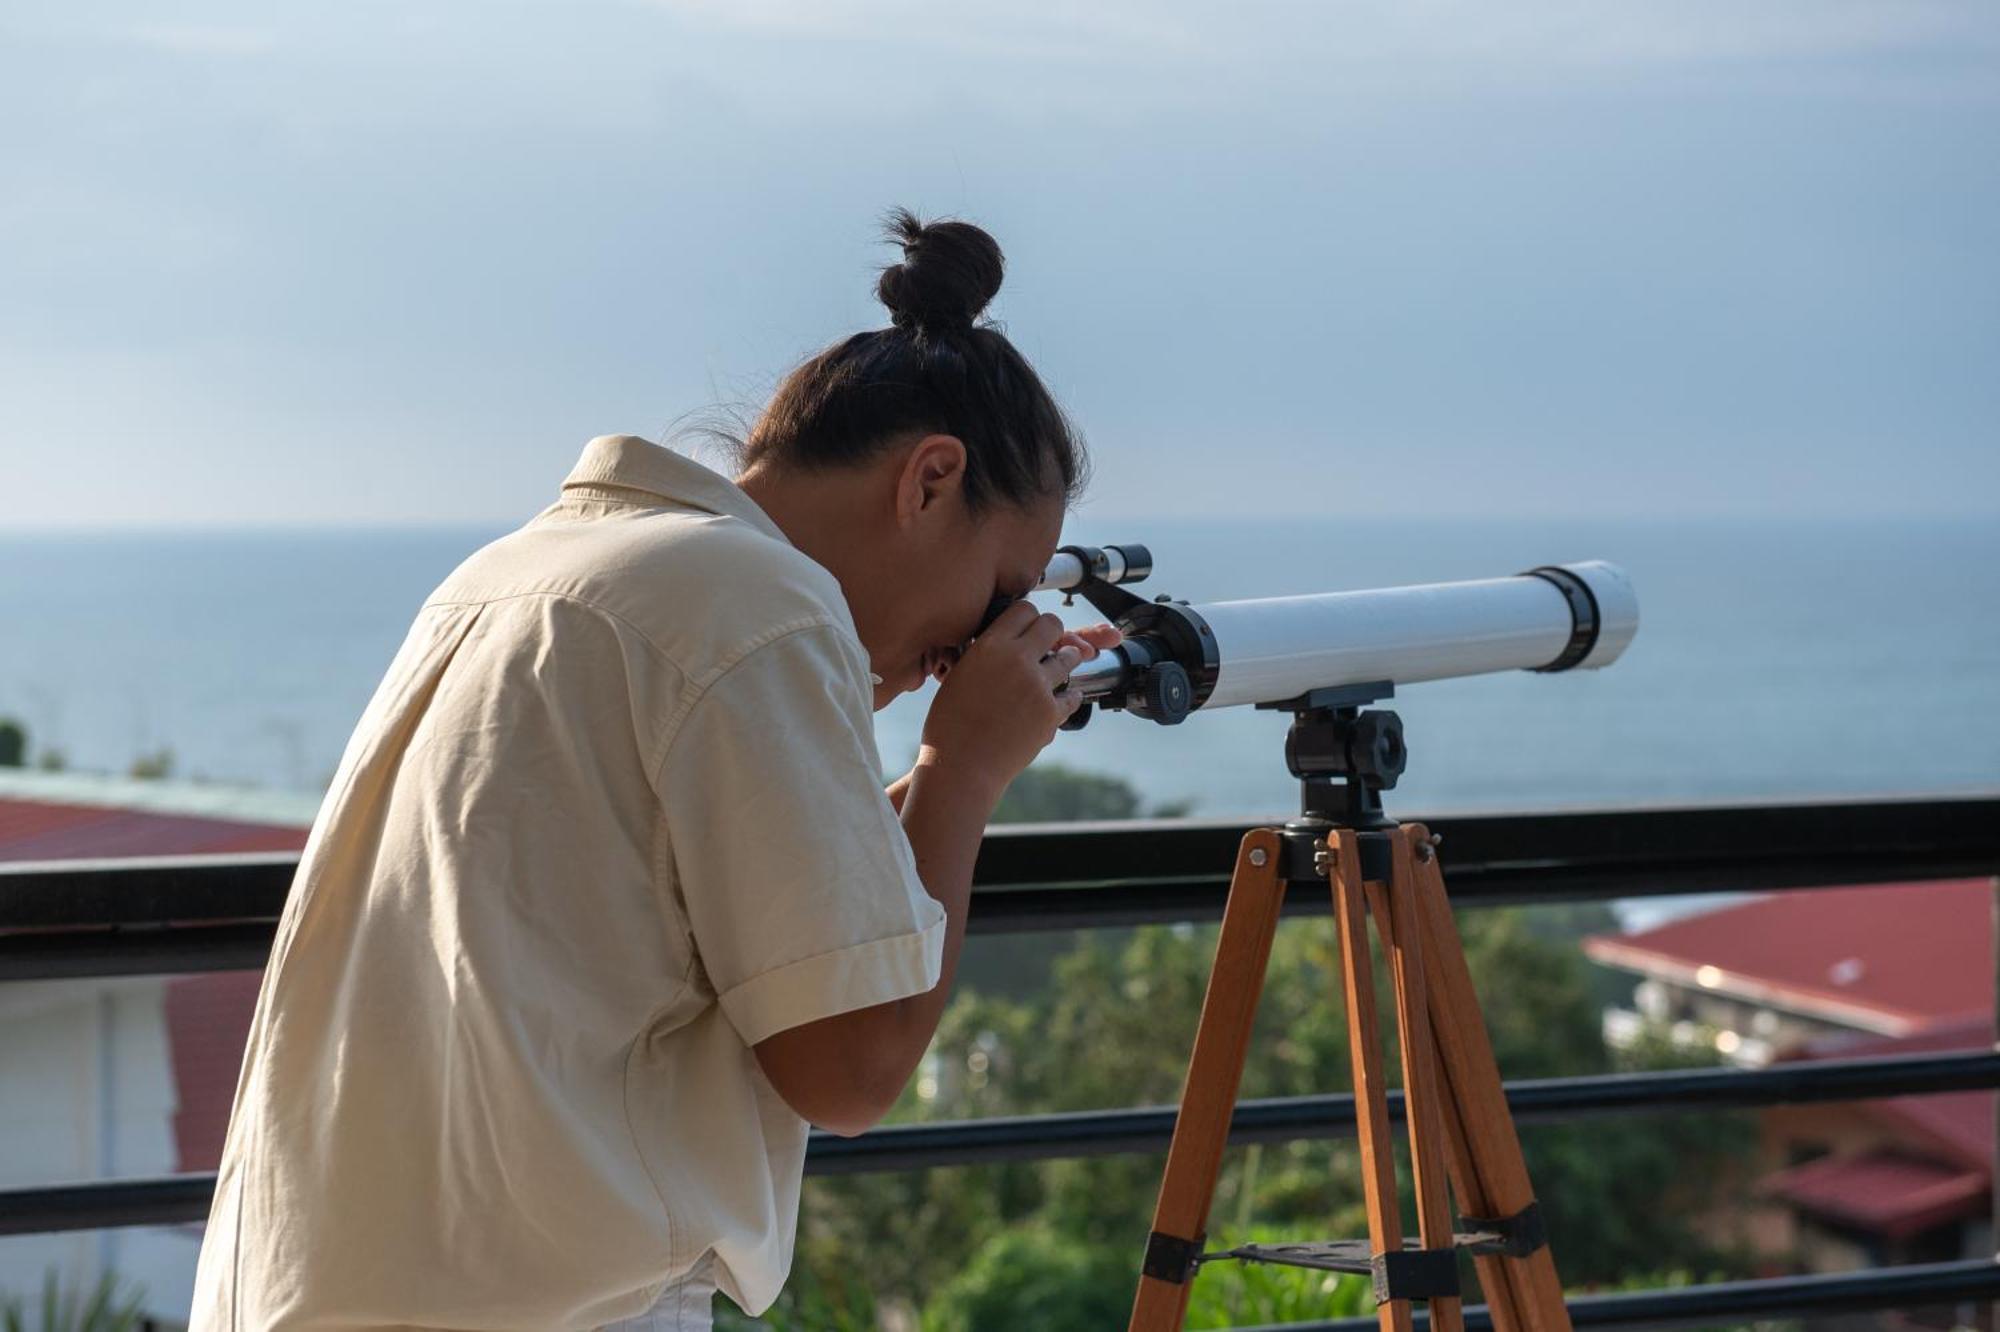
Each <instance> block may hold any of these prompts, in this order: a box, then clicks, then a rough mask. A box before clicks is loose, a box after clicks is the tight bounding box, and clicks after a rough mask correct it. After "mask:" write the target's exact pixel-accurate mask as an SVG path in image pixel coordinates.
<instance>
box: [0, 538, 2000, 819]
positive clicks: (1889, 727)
mask: <svg viewBox="0 0 2000 1332" xmlns="http://www.w3.org/2000/svg"><path fill="white" fill-rule="evenodd" d="M504 530H506V529H505V528H504V527H493V528H488V529H464V528H443V529H434V530H301V531H283V532H278V531H247V530H246V531H218V532H200V533H171V532H121V533H106V532H94V533H93V532H60V533H33V534H28V533H20V532H16V533H12V534H0V716H9V715H11V716H14V717H16V718H18V719H20V720H21V721H23V722H24V723H25V724H26V725H27V727H28V728H29V732H30V745H31V754H34V753H39V752H40V751H41V750H42V749H44V748H54V749H58V750H60V751H62V753H63V755H64V756H65V758H66V760H67V762H68V764H69V766H70V767H71V768H72V769H84V770H102V771H106V772H114V773H120V774H122V773H124V772H125V771H126V770H127V769H128V767H129V766H130V765H131V764H132V762H133V760H134V759H135V758H137V757H139V756H140V755H144V754H151V753H154V752H155V751H158V750H160V749H162V748H165V749H169V750H171V752H172V775H173V776H174V777H176V778H180V779H194V780H203V781H211V782H226V783H232V784H255V785H264V786H271V787H279V788H286V789H292V790H300V791H311V792H317V791H319V790H321V789H323V788H324V785H325V783H326V781H327V779H328V777H329V776H330V775H331V773H332V770H333V768H334V766H335V765H336V764H337V762H338V760H339V757H340V754H341V752H342V749H343V747H344V746H345V743H346V740H347V737H348V734H349V732H350V731H351V729H352V728H353V726H354V724H355V722H356V720H357V719H358V718H359V716H360V714H361V711H362V708H363V706H364V705H365V704H366V702H367V699H368V697H369V695H370V693H371V692H372V691H373V689H374V687H375V685H376V682H377V681H378V680H379V678H380V677H381V674H382V672H383V670H384V669H385V667H386V666H387V664H388V662H389V659H390V658H391V656H392V655H393V654H394V652H395V649H396V646H397V644H398V643H399V642H400V641H401V639H402V636H403V634H404V631H405V630H406V628H407V627H408V624H409V621H410V618H411V616H412V614H413V613H414V611H415V610H416V608H417V606H418V605H419V603H420V602H421V601H422V600H423V598H424V596H425V595H426V594H427V593H428V592H429V591H430V589H431V588H432V587H433V586H435V585H436V584H437V583H438V581H439V580H440V579H442V578H443V576H444V575H445V574H446V573H447V572H448V571H449V570H450V569H451V568H452V567H453V566H454V565H455V564H456V563H457V562H458V561H459V560H461V559H462V558H464V557H465V556H466V555H467V554H469V553H470V552H471V551H472V550H474V549H476V548H477V547H478V546H479V545H481V544H483V543H484V542H485V541H488V540H490V539H492V538H493V537H495V536H497V535H499V534H500V533H501V532H502V531H504ZM1066 539H1069V540H1080V541H1086V542H1092V543H1102V542H1118V541H1139V542H1143V543H1145V544H1146V545H1148V546H1149V547H1150V548H1151V550H1152V552H1153V555H1154V562H1155V572H1154V574H1153V576H1152V578H1151V579H1149V580H1148V581H1147V582H1145V583H1143V584H1140V585H1139V586H1138V587H1137V589H1136V590H1138V591H1140V592H1142V593H1144V594H1146V595H1153V594H1157V593H1161V592H1165V593H1170V594H1172V595H1173V596H1175V597H1182V598H1187V599H1189V600H1191V601H1194V602H1197V603H1199V602H1202V601H1209V600H1222V599H1235V598H1243V597H1260V596H1283V595H1290V594H1296V593H1305V592H1321V591H1339V590H1345V589H1351V588H1367V587H1387V586H1393V585H1397V584H1405V583H1420V582H1431V581H1439V580H1448V579H1463V578H1485V577H1492V576H1496V575H1503V574H1510V573H1515V572H1518V571H1520V570H1523V569H1526V568H1529V567H1531V566H1533V565H1537V564H1547V563H1560V562H1565V561H1572V560H1581V559H1607V560H1611V561H1613V562H1615V563H1618V564H1620V565H1622V566H1624V567H1625V569H1626V570H1627V571H1628V572H1629V573H1630V574H1631V576H1632V580H1633V583H1634V585H1635V586H1636V588H1637V591H1638V595H1639V602H1640V614H1641V622H1640V629H1639V633H1638V637H1637V638H1636V639H1635V641H1634V642H1633V644H1632V646H1631V648H1630V649H1629V650H1628V651H1627V652H1626V653H1625V656H1624V658H1623V659H1622V660H1620V661H1619V662H1617V663H1616V664H1615V665H1613V666H1612V667H1610V668H1609V669H1607V670H1603V671H1597V672H1570V673H1566V674H1560V675H1536V674H1532V673H1528V672H1511V673H1508V674H1504V675H1489V676H1480V677H1473V678H1466V679H1459V680H1448V681H1438V682H1434V683H1428V684H1419V685H1413V686H1409V687H1407V688H1405V689H1404V690H1402V691H1400V692H1399V694H1398V696H1397V697H1396V699H1395V700H1394V701H1393V703H1391V704H1389V706H1393V707H1394V708H1395V709H1396V710H1397V711H1398V712H1399V713H1400V714H1401V716H1402V718H1403V722H1404V727H1405V732H1406V737H1407V740H1408V743H1409V748H1410V766H1409V771H1408V772H1407V774H1406V775H1405V777H1404V778H1403V781H1402V783H1401V785H1400V786H1399V787H1398V788H1397V789H1396V790H1395V791H1393V792H1392V793H1391V794H1390V797H1389V801H1388V804H1389V808H1390V810H1391V812H1392V813H1398V812H1400V813H1402V814H1404V815H1417V814H1424V813H1442V812H1449V811H1469V810H1502V809H1522V810H1527V809H1549V808H1557V807H1573V806H1589V805H1635V804H1649V803H1676V802H1685V801H1703V800H1715V799H1749V798H1774V799H1776V798H1788V797H1799V796H1829V795H1838V796H1853V795H1869V794H1875V793H1888V792H1894V793H1919V792H1926V793H1941V792H1952V791H1964V790H1971V789H1994V788H2000V522H1974V521H1953V522H1919V521H1908V520H1896V521H1888V520H1883V521H1843V522H1833V521H1819V520H1814V521H1807V520H1788V519H1777V520H1771V519H1760V520H1703V521H1685V522H1683V521H1669V520H1662V521H1644V522H1638V521H1609V520H1591V521H1583V520H1576V521H1570V520H1562V521H1556V520H1550V521H1508V522H1497V521H1496V522H1466V521H1459V520H1444V519H1438V520H1426V521H1416V522H1413V521H1407V520H1398V521H1393V522H1390V521H1383V520H1374V519H1367V518H1361V519H1350V518H1345V517H1329V518H1326V519H1324V520H1295V519H1279V520H1262V519H1259V520H1233V521H1219V520H1218V521H1187V520H1173V521H1166V520H1163V521H1158V522H1154V523H1140V522H1128V523H1119V524H1108V523H1101V522H1086V521H1084V520H1077V521H1075V522H1073V523H1072V527H1071V530H1070V531H1069V532H1068V533H1066ZM1042 600H1044V601H1046V602H1047V603H1048V604H1049V605H1050V606H1051V608H1058V607H1057V605H1056V598H1054V597H1044V598H1042ZM1063 614H1064V615H1065V618H1067V619H1069V620H1070V621H1071V622H1073V623H1087V622H1089V621H1090V620H1092V619H1094V618H1095V617H1094V616H1093V615H1092V614H1091V613H1090V611H1089V608H1088V607H1087V606H1085V605H1084V604H1083V603H1081V602H1079V603H1078V604H1077V606H1076V607H1075V608H1074V609H1073V610H1069V611H1064V612H1063ZM930 692H931V691H930V690H929V689H927V690H926V691H924V692H923V693H920V694H913V695H908V696H906V697H905V698H903V699H901V700H899V701H898V702H897V703H896V704H894V705H892V706H891V707H890V708H888V709H886V710H885V711H884V712H882V713H880V714H878V717H877V734H878V741H879V747H880V749H881V753H882V757H883V761H884V763H885V765H888V766H889V767H890V768H891V770H892V771H901V770H902V768H903V767H904V766H906V765H907V763H908V762H909V760H910V758H911V757H912V755H913V754H914V753H915V749H916V744H917V738H918V736H919V734H920V732H921V728H922V724H923V717H924V711H925V709H926V707H927V706H928V702H929V698H930ZM1286 725H1287V719H1286V718H1284V717H1282V716H1279V715H1275V714H1271V713H1259V712H1256V711H1254V710H1252V709H1247V708H1240V707H1239V708H1229V709H1222V710H1218V711H1217V712H1215V713H1212V714H1196V715H1195V716H1193V717H1192V718H1190V719H1189V720H1188V721H1187V722H1186V723H1185V724H1183V725H1181V726H1179V727H1171V728H1170V727H1160V726H1156V725H1153V724H1152V723H1149V722H1145V721H1141V720H1139V719H1137V718H1133V717H1129V716H1125V715H1122V714H1117V713H1109V714H1100V715H1099V716H1097V717H1096V718H1095V719H1093V720H1092V722H1091V723H1090V725H1089V726H1088V727H1086V728H1085V729H1084V730H1083V731H1081V732H1077V733H1073V734H1069V733H1065V734H1061V735H1058V736H1057V738H1056V739H1055V741H1054V742H1053V743H1052V744H1051V745H1050V746H1049V748H1048V749H1047V750H1045V751H1044V756H1043V758H1044V761H1057V762H1061V763H1064V764H1068V765H1071V766H1074V767H1078V768H1084V769H1089V770H1093V771H1098V772H1103V773H1109V774H1115V775H1117V776H1120V777H1123V778H1125V779H1127V780H1128V781H1130V782H1131V783H1133V784H1134V785H1135V786H1136V787H1137V788H1138V789H1139V790H1140V791H1141V792H1142V794H1143V795H1144V797H1145V798H1146V799H1147V800H1148V801H1149V802H1153V803H1158V802H1167V801H1173V802H1187V803H1189V804H1191V806H1192V808H1193V812H1195V813H1197V814H1203V815H1251V816H1266V815H1272V814H1284V813H1288V812H1289V811H1290V810H1291V809H1292V808H1293V807H1294V805H1295V803H1296V799H1297V794H1296V791H1297V788H1296V784H1295V783H1294V781H1293V779H1292V778H1291V776H1290V775H1289V773H1288V772H1287V771H1286V769H1285V762H1284V754H1283V739H1284V732H1285V727H1286Z"/></svg>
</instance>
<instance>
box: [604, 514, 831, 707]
mask: <svg viewBox="0 0 2000 1332" xmlns="http://www.w3.org/2000/svg"><path fill="white" fill-rule="evenodd" d="M625 526H627V527H628V528H629V530H627V531H624V532H622V533H618V534H616V535H617V536H618V540H617V542H616V549H615V551H613V550H606V551H605V552H603V555H604V558H601V559H599V560H595V561H593V562H592V570H591V573H590V576H589V580H588V587H587V591H586V593H585V595H587V596H588V597H589V598H590V599H592V600H594V601H596V602H597V603H598V604H600V605H602V606H603V607H604V608H605V609H607V610H611V611H613V612H615V613H617V614H619V615H620V616H622V617H623V618H625V619H627V620H628V621H630V622H632V623H633V624H634V625H636V626H637V627H638V628H640V629H641V630H642V631H644V632H645V633H646V634H647V636H648V637H649V638H651V639H652V640H653V641H654V642H655V643H656V644H657V645H658V646H659V647H660V648H661V649H662V650H663V651H665V652H666V653H667V654H668V655H669V656H671V657H674V658H675V659H676V660H677V661H679V662H680V663H681V665H682V666H683V668H684V669H689V670H694V671H697V672H698V671H699V670H700V668H701V662H702V659H704V658H706V659H707V660H709V661H714V660H718V659H722V658H728V657H732V656H734V655H736V654H737V653H738V652H739V651H740V650H741V648H742V646H743V645H744V644H746V643H748V642H751V641H754V640H757V639H761V638H765V637H768V636H769V635H770V633H771V632H772V631H773V630H774V629H778V628H780V627H804V626H807V625H812V624H826V625H830V626H833V627H834V628H837V629H840V630H842V631H844V632H845V633H846V634H847V635H849V636H850V637H851V636H853V634H854V619H853V615H852V613H851V612H850V611H849V610H848V606H847V598H846V596H845V594H843V593H842V591H841V589H840V583H839V581H838V580H837V579H835V578H834V576H833V574H832V573H831V572H829V571H828V569H827V568H826V566H824V565H822V564H820V563H819V562H818V561H817V560H815V559H813V558H812V557H811V556H809V555H807V554H806V553H805V552H804V551H802V550H800V549H799V548H798V547H796V546H794V545H792V544H791V543H790V542H788V541H782V540H779V539H777V538H774V537H772V536H770V535H769V534H767V533H765V532H762V531H760V530H758V529H757V528H756V527H754V526H752V525H751V524H749V523H746V522H744V521H743V520H742V519H740V518H734V517H729V516H726V515H720V514H707V513H698V514H697V513H688V514H672V515H658V516H656V517H653V518H646V517H634V518H633V519H631V520H629V522H628V524H626V525H625Z"/></svg>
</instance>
